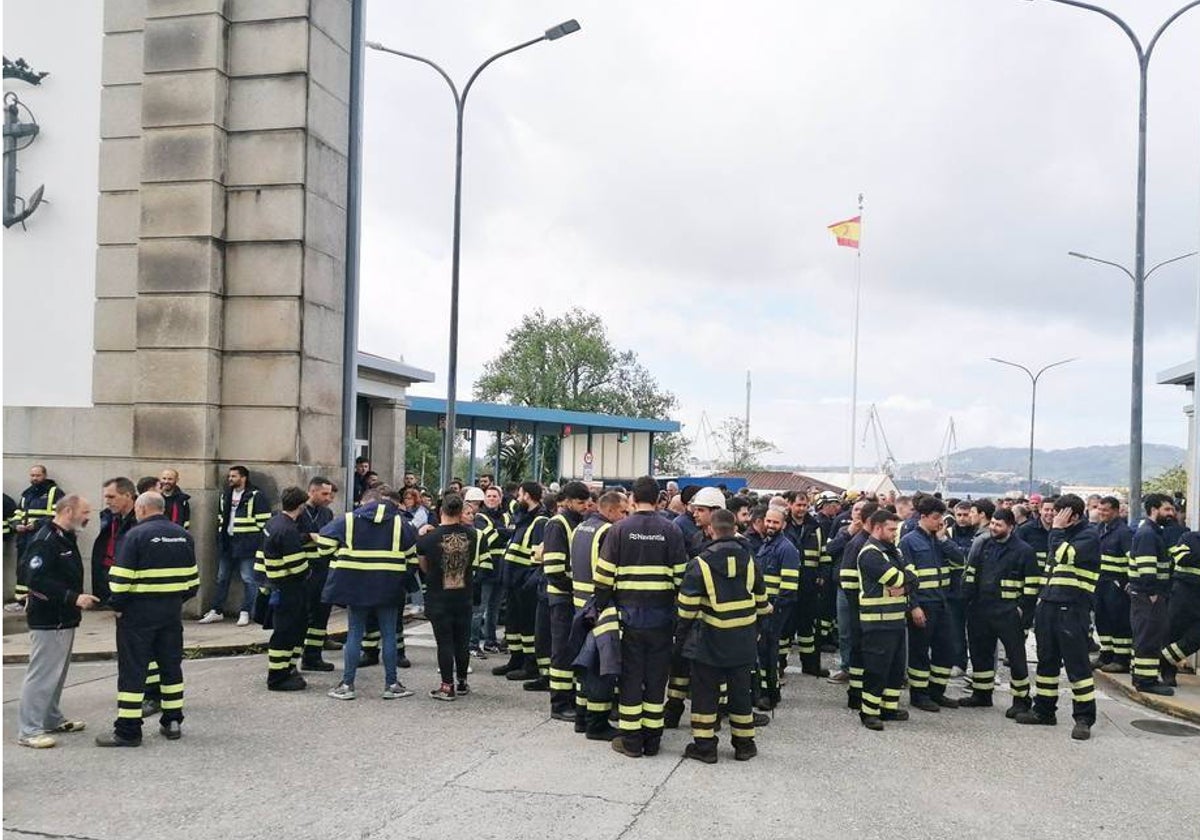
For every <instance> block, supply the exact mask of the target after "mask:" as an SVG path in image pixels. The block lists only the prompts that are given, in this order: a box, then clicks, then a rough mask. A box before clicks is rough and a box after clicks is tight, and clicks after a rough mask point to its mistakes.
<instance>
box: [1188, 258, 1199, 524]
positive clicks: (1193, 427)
mask: <svg viewBox="0 0 1200 840" xmlns="http://www.w3.org/2000/svg"><path fill="white" fill-rule="evenodd" d="M1193 338H1194V339H1195V342H1196V346H1195V354H1196V355H1195V357H1194V359H1193V364H1192V367H1193V371H1194V372H1193V373H1192V420H1191V423H1190V424H1189V429H1188V430H1189V431H1190V432H1191V440H1190V441H1189V443H1190V446H1189V447H1188V448H1189V449H1190V450H1191V453H1190V454H1191V456H1192V463H1191V464H1190V465H1189V466H1190V469H1189V470H1188V494H1187V523H1188V527H1189V528H1191V529H1192V530H1193V531H1195V530H1200V272H1197V275H1196V326H1195V335H1194V336H1193Z"/></svg>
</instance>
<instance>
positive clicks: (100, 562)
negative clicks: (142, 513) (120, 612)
mask: <svg viewBox="0 0 1200 840" xmlns="http://www.w3.org/2000/svg"><path fill="white" fill-rule="evenodd" d="M102 493H103V495H104V510H102V511H100V533H98V534H97V535H96V541H95V542H94V543H93V544H92V591H93V592H95V593H96V597H98V598H99V599H100V603H101V607H102V608H103V609H108V599H109V595H110V594H111V593H110V592H109V589H108V570H109V569H110V568H111V567H112V564H113V563H114V562H116V558H117V552H118V551H119V550H120V548H121V543H122V542H123V541H124V539H125V534H126V533H128V532H129V529H130V528H132V527H133V526H134V525H135V524H137V519H136V518H135V517H134V515H133V500H134V499H136V498H137V492H136V488H135V487H134V486H133V482H132V481H130V480H129V479H128V478H125V477H124V476H120V477H118V478H110V479H109V480H108V481H106V482H104V488H103V490H102Z"/></svg>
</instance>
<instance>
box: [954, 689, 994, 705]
mask: <svg viewBox="0 0 1200 840" xmlns="http://www.w3.org/2000/svg"><path fill="white" fill-rule="evenodd" d="M958 705H959V707H960V708H963V709H972V708H973V709H990V708H991V707H992V695H991V694H990V693H989V692H986V691H973V692H971V693H970V694H968V695H967V696H966V697H964V698H962V699H961V700H959V701H958Z"/></svg>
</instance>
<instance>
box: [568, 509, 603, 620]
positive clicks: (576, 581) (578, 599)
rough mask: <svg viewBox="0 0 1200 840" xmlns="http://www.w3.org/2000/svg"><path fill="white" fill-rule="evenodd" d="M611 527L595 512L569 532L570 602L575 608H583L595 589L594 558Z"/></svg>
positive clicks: (597, 554) (598, 553)
mask: <svg viewBox="0 0 1200 840" xmlns="http://www.w3.org/2000/svg"><path fill="white" fill-rule="evenodd" d="M611 527H612V523H611V522H609V521H608V520H607V519H605V518H604V517H602V516H600V515H599V514H597V515H595V516H591V517H589V518H587V519H586V520H584V521H583V522H581V523H579V526H578V527H577V528H575V531H574V532H573V533H572V534H571V603H572V604H573V605H574V607H575V609H577V610H581V609H583V608H584V606H585V605H586V604H587V601H588V598H590V597H591V596H592V594H593V593H594V592H595V591H596V585H595V583H594V582H593V581H594V580H595V575H596V560H597V559H598V558H599V557H600V546H601V544H603V542H604V537H605V536H606V535H607V534H608V530H609V529H610V528H611Z"/></svg>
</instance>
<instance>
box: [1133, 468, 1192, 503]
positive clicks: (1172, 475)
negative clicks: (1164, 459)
mask: <svg viewBox="0 0 1200 840" xmlns="http://www.w3.org/2000/svg"><path fill="white" fill-rule="evenodd" d="M1186 492H1187V470H1186V469H1184V466H1183V464H1176V465H1175V466H1173V467H1168V468H1167V469H1165V470H1163V471H1162V472H1160V473H1159V474H1158V475H1156V476H1154V478H1148V479H1146V482H1145V484H1144V485H1143V486H1142V493H1143V494H1145V493H1166V494H1167V495H1168V496H1173V495H1175V494H1176V493H1186Z"/></svg>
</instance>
